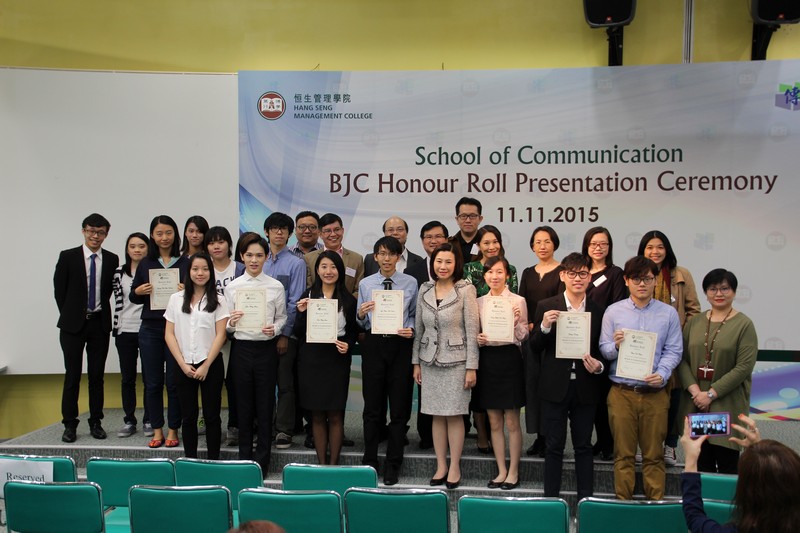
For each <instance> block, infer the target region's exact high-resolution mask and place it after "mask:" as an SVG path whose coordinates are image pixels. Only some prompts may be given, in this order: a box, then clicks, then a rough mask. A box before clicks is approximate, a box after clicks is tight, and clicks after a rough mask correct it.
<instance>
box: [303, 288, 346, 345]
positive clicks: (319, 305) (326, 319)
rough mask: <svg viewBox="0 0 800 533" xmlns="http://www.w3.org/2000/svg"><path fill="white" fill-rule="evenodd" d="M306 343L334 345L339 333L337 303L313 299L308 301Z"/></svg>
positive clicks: (335, 301)
mask: <svg viewBox="0 0 800 533" xmlns="http://www.w3.org/2000/svg"><path fill="white" fill-rule="evenodd" d="M307 326H308V327H307V328H306V342H316V343H327V344H330V343H334V342H336V339H337V338H338V333H339V301H338V300H326V299H324V298H314V299H311V300H308V324H307Z"/></svg>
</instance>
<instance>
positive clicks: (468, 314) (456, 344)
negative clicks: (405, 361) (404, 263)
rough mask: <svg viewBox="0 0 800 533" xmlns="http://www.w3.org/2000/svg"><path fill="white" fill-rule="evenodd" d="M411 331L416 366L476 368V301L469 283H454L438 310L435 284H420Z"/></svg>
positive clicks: (477, 321)
mask: <svg viewBox="0 0 800 533" xmlns="http://www.w3.org/2000/svg"><path fill="white" fill-rule="evenodd" d="M414 329H415V331H414V352H413V355H412V357H411V362H412V363H414V364H415V365H417V364H424V365H428V366H431V365H433V366H442V367H447V366H456V365H461V364H464V363H466V365H467V366H466V368H467V369H468V370H473V369H477V368H478V333H480V320H479V318H478V300H477V296H476V293H475V287H474V286H473V285H472V284H471V283H469V282H468V281H465V280H460V281H457V282H456V284H455V288H454V289H453V291H452V292H451V293H450V294H448V295H447V296H446V297H445V298H444V300H443V301H442V303H441V305H438V306H437V305H436V289H435V284H434V282H432V281H427V282H425V283H423V284H422V286H421V287H420V289H419V297H418V298H417V316H416V327H415V328H414Z"/></svg>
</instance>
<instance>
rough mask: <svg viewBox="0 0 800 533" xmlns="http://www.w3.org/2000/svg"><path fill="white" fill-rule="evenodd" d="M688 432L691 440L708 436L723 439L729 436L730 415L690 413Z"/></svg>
mask: <svg viewBox="0 0 800 533" xmlns="http://www.w3.org/2000/svg"><path fill="white" fill-rule="evenodd" d="M689 431H690V435H691V436H692V437H693V438H697V437H702V436H703V435H709V436H711V437H724V436H727V435H730V434H731V414H730V413H692V414H690V415H689Z"/></svg>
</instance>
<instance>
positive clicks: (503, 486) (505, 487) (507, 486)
mask: <svg viewBox="0 0 800 533" xmlns="http://www.w3.org/2000/svg"><path fill="white" fill-rule="evenodd" d="M517 487H519V480H517V482H516V483H508V482H506V481H504V482H503V483H502V484H501V485H500V490H512V489H516V488H517Z"/></svg>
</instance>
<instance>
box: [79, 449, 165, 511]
mask: <svg viewBox="0 0 800 533" xmlns="http://www.w3.org/2000/svg"><path fill="white" fill-rule="evenodd" d="M86 479H87V480H89V481H93V482H95V483H97V484H98V485H100V487H101V488H102V489H103V503H104V504H105V505H106V506H113V507H127V506H128V492H129V491H130V489H131V487H132V486H134V485H163V486H169V485H175V466H174V465H173V463H172V461H171V460H170V459H166V458H151V459H108V458H103V457H92V458H91V459H89V460H88V461H86Z"/></svg>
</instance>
